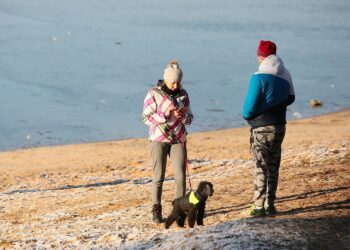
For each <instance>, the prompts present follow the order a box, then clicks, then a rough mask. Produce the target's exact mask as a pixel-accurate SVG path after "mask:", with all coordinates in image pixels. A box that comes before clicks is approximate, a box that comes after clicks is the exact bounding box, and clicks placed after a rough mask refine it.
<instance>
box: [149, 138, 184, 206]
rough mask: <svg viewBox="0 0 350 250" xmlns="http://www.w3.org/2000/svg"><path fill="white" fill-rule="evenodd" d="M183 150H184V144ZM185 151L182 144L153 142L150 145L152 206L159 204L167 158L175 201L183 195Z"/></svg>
mask: <svg viewBox="0 0 350 250" xmlns="http://www.w3.org/2000/svg"><path fill="white" fill-rule="evenodd" d="M184 146H185V150H186V144H185V145H184ZM185 150H184V148H183V145H182V143H177V144H167V143H164V142H157V141H153V142H152V143H151V154H152V160H153V183H152V201H153V204H161V197H162V190H163V182H164V176H165V170H166V163H167V156H168V155H170V159H171V162H172V165H173V170H174V179H175V185H176V186H175V197H174V198H175V199H176V198H179V197H181V196H183V195H185V191H186V173H185Z"/></svg>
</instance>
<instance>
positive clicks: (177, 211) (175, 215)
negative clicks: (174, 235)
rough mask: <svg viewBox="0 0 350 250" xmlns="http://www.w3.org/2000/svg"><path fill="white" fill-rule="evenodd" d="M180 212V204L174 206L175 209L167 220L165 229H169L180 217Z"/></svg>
mask: <svg viewBox="0 0 350 250" xmlns="http://www.w3.org/2000/svg"><path fill="white" fill-rule="evenodd" d="M179 214H180V208H179V207H178V206H174V207H173V211H172V212H171V214H170V215H169V217H168V218H167V219H166V221H165V229H168V228H169V227H170V226H171V224H173V223H174V221H176V219H177V218H178V217H179Z"/></svg>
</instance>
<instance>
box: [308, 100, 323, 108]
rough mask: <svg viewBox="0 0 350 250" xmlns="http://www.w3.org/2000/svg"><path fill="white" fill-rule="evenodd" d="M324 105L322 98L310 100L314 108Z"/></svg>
mask: <svg viewBox="0 0 350 250" xmlns="http://www.w3.org/2000/svg"><path fill="white" fill-rule="evenodd" d="M322 105H323V103H322V102H321V101H320V100H316V99H311V100H310V106H311V107H312V108H315V107H321V106H322Z"/></svg>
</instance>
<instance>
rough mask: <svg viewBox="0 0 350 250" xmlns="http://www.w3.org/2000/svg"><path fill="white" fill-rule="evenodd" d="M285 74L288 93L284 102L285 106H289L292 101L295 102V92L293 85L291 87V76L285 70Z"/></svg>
mask: <svg viewBox="0 0 350 250" xmlns="http://www.w3.org/2000/svg"><path fill="white" fill-rule="evenodd" d="M285 71H286V74H287V76H288V80H289V81H288V82H289V93H288V99H287V102H286V105H287V106H288V105H291V104H292V103H293V102H294V101H295V91H294V85H293V80H292V76H291V74H290V72H289V70H287V69H285Z"/></svg>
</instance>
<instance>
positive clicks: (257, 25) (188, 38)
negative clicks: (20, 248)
mask: <svg viewBox="0 0 350 250" xmlns="http://www.w3.org/2000/svg"><path fill="white" fill-rule="evenodd" d="M349 13H350V2H349V1H345V0H344V1H341V0H335V1H326V0H317V1H316V0H313V1H307V2H305V1H301V0H297V1H277V0H276V1H268V0H267V1H265V2H264V5H262V4H261V2H260V1H243V0H239V1H229V0H226V1H209V0H201V1H198V0H195V1H185V0H179V1H156V0H149V1H141V0H137V1H136V0H135V1H127V0H119V1H112V0H106V1H98V0H74V1H71V0H69V1H68V0H62V1H53V0H46V1H44V0H31V1H24V0H22V1H20V0H2V1H1V2H0V86H1V91H0V115H1V123H0V150H11V149H18V148H23V147H34V146H42V145H56V144H66V143H80V142H94V141H103V140H113V139H123V138H131V137H146V136H147V127H146V126H145V125H143V123H142V122H141V119H140V115H141V112H142V105H143V98H144V96H145V94H146V91H147V90H148V89H149V88H150V87H151V86H152V85H153V84H155V83H156V81H157V80H158V79H160V78H161V77H162V75H163V69H164V67H165V65H166V63H167V62H168V61H169V60H170V59H177V60H178V61H179V62H180V63H181V65H182V68H183V71H184V79H183V82H184V87H185V88H186V89H187V91H188V92H189V94H190V98H191V104H192V109H193V112H194V114H195V121H194V123H193V124H192V125H191V126H190V127H189V131H190V132H193V131H202V130H213V129H220V128H228V127H238V126H242V125H245V122H244V121H243V120H242V116H241V110H242V105H243V101H244V97H245V93H246V90H247V85H248V81H249V79H250V75H251V74H252V73H253V72H255V71H256V70H257V61H256V47H257V44H258V42H259V40H260V39H264V40H267V39H269V40H273V41H275V42H276V43H277V46H278V55H280V56H281V57H282V59H283V60H284V62H285V65H286V67H287V68H289V70H290V71H291V73H292V76H293V80H294V85H295V89H296V94H297V100H296V102H295V103H294V104H293V105H292V106H291V107H290V109H289V112H288V118H289V119H295V118H300V117H306V116H312V115H316V114H320V113H325V112H331V111H336V110H339V109H342V108H344V107H349V106H350V87H349V86H350V85H349V83H348V79H350V73H349V68H350V63H349V58H350V43H349V38H350V22H349V18H350V14H349ZM311 98H316V99H320V100H322V101H323V102H324V106H323V107H322V108H319V109H314V110H313V109H311V108H310V107H309V100H310V99H311Z"/></svg>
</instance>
